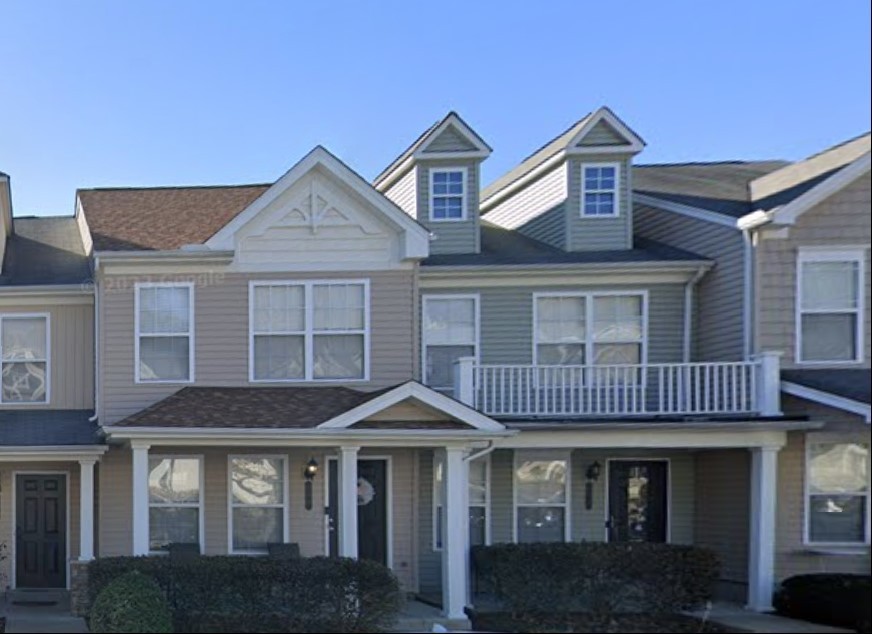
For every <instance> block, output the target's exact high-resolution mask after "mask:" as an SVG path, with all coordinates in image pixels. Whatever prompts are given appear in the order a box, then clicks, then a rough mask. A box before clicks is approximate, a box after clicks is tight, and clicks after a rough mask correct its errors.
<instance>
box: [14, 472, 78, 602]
mask: <svg viewBox="0 0 872 634" xmlns="http://www.w3.org/2000/svg"><path fill="white" fill-rule="evenodd" d="M66 486H67V480H66V477H65V476H63V475H42V474H33V475H30V474H19V475H18V477H17V480H16V490H15V498H16V504H15V507H16V508H15V513H16V514H15V584H16V586H17V587H19V588H63V587H65V586H66V582H67V575H66V552H67V528H66V527H67V508H66V500H67V492H66Z"/></svg>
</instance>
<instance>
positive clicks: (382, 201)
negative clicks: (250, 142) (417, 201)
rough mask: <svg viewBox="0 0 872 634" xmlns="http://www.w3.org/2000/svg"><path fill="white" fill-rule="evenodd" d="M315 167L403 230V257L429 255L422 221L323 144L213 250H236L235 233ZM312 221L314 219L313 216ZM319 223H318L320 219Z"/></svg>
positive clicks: (214, 241)
mask: <svg viewBox="0 0 872 634" xmlns="http://www.w3.org/2000/svg"><path fill="white" fill-rule="evenodd" d="M315 167H321V168H322V169H324V170H325V171H327V172H328V173H330V174H332V175H333V176H335V177H336V178H337V179H339V180H341V181H342V182H343V183H345V184H346V185H348V186H349V187H350V188H351V189H352V190H353V191H354V192H355V193H357V194H358V195H359V196H361V197H362V198H363V199H364V200H365V201H366V202H368V203H370V204H371V205H372V206H373V207H375V208H376V209H378V210H379V211H380V212H381V213H382V214H383V215H384V217H385V219H386V220H388V221H389V223H390V224H392V225H393V226H395V227H397V228H398V229H399V230H400V231H401V232H402V238H403V239H402V244H403V253H402V254H401V257H402V258H403V259H415V258H425V257H427V255H428V253H429V242H430V233H429V231H427V229H426V228H425V227H424V226H422V225H420V224H418V222H416V221H415V220H414V219H413V218H411V217H410V216H409V215H408V214H406V213H405V212H403V211H402V210H401V209H400V208H399V207H397V206H396V205H395V204H394V203H392V202H391V201H390V200H388V199H387V198H385V197H384V196H383V195H382V194H381V193H379V192H378V191H376V190H375V189H374V188H373V187H372V185H370V184H369V183H367V182H366V181H365V180H364V179H363V178H362V177H361V176H360V175H359V174H357V173H356V172H355V171H354V170H352V169H351V168H349V167H348V166H347V165H345V163H343V162H342V161H340V160H339V159H338V158H336V156H334V155H333V154H331V153H330V152H329V151H328V150H326V149H325V148H324V147H322V146H320V145H319V146H317V147H316V148H315V149H313V150H312V151H311V152H309V153H308V154H307V155H306V156H305V157H303V158H302V159H301V160H300V161H299V162H298V163H297V164H296V165H294V166H293V167H292V168H291V169H290V170H288V171H287V173H285V175H284V176H282V177H281V178H280V179H279V180H277V181H276V182H275V183H274V184H273V185H272V186H271V187H270V188H269V189H267V190H266V191H265V192H264V193H263V194H261V196H259V197H258V198H257V199H255V201H254V202H253V203H251V204H250V205H249V206H248V207H247V208H246V209H244V210H243V211H242V212H241V213H239V214H238V215H237V216H236V217H235V218H234V219H233V220H231V221H230V222H229V223H227V224H226V225H225V226H224V227H223V228H222V229H221V230H220V231H218V232H217V233H216V234H215V235H214V236H212V237H211V238H209V240H207V241H206V246H207V247H208V248H210V249H224V250H232V249H234V248H235V236H236V233H237V231H239V230H240V229H241V228H242V227H244V226H246V225H247V224H248V223H249V222H250V221H251V220H253V219H254V218H255V217H256V216H257V215H258V214H259V213H260V212H261V211H263V210H264V209H266V208H267V207H268V206H269V205H270V204H271V203H272V202H273V201H275V200H276V199H277V198H278V197H279V196H280V195H281V194H282V193H283V192H285V191H286V190H287V189H288V188H289V187H291V186H292V185H293V184H294V183H295V182H297V181H298V180H299V179H300V178H302V177H303V176H304V175H306V174H308V173H309V172H310V171H311V170H312V169H314V168H315ZM309 221H312V218H310V219H309ZM316 224H317V222H316Z"/></svg>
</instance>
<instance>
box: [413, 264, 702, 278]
mask: <svg viewBox="0 0 872 634" xmlns="http://www.w3.org/2000/svg"><path fill="white" fill-rule="evenodd" d="M655 263H656V266H652V264H655ZM713 266H714V262H713V261H711V260H670V261H666V262H661V261H658V260H648V261H639V262H558V263H553V264H423V265H422V266H421V276H422V277H426V276H427V275H428V274H430V275H439V274H442V273H446V272H458V273H463V272H469V273H479V272H482V273H483V272H493V271H505V272H510V273H519V272H523V271H524V270H529V271H531V272H537V271H575V270H578V269H592V270H595V271H597V272H598V273H608V272H612V271H615V272H621V273H624V272H627V271H631V272H632V271H633V270H634V269H644V271H645V272H646V273H658V272H671V271H680V270H687V269H693V270H696V269H699V268H704V269H706V270H708V269H710V268H712V267H713Z"/></svg>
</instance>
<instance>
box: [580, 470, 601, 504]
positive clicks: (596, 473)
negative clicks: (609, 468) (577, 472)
mask: <svg viewBox="0 0 872 634" xmlns="http://www.w3.org/2000/svg"><path fill="white" fill-rule="evenodd" d="M600 471H602V467H600V463H599V462H597V461H594V462H593V463H592V464H590V465H588V467H587V469H586V470H585V472H584V477H585V478H586V479H587V482H585V483H584V508H585V510H587V511H589V510H591V509H592V508H593V483H594V482H596V481H597V480H599V477H600Z"/></svg>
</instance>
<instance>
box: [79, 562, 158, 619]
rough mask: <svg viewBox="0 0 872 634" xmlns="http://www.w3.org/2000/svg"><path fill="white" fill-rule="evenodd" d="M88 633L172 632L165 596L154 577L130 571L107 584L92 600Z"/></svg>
mask: <svg viewBox="0 0 872 634" xmlns="http://www.w3.org/2000/svg"><path fill="white" fill-rule="evenodd" d="M89 627H90V630H91V631H92V632H172V631H173V625H172V616H171V614H170V608H169V606H168V605H167V600H166V597H165V596H164V593H163V591H162V590H161V588H160V586H159V585H158V584H157V582H156V581H155V580H154V579H151V578H149V577H146V576H145V575H144V574H142V573H141V572H137V571H135V570H134V571H131V572H128V573H127V574H124V575H121V576H120V577H118V578H117V579H115V580H114V581H112V582H111V583H109V584H108V585H107V586H106V587H105V588H103V590H101V591H100V594H99V595H97V599H96V600H95V601H94V606H93V608H92V609H91V618H90V623H89Z"/></svg>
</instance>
